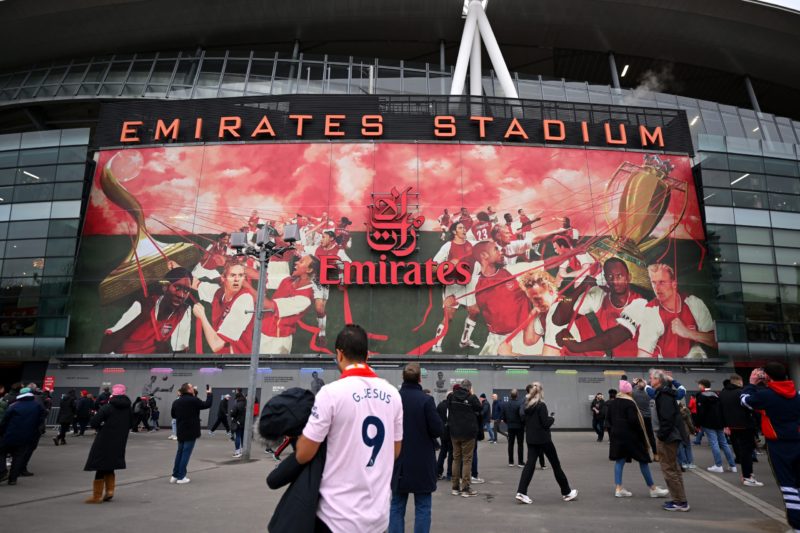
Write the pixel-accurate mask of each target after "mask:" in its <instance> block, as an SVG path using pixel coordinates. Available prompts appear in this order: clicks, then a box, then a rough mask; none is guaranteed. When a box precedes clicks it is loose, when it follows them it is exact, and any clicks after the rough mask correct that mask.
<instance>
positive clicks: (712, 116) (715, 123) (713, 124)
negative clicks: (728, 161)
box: [700, 109, 727, 168]
mask: <svg viewBox="0 0 800 533" xmlns="http://www.w3.org/2000/svg"><path fill="white" fill-rule="evenodd" d="M700 113H701V114H702V118H703V123H704V124H705V125H706V132H708V133H709V134H710V135H725V127H724V126H723V125H722V117H721V116H720V114H719V112H718V111H714V110H713V109H701V110H700ZM723 168H727V167H723Z"/></svg>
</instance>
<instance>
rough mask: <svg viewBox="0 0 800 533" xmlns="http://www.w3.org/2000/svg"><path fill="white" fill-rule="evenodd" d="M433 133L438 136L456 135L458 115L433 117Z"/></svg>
mask: <svg viewBox="0 0 800 533" xmlns="http://www.w3.org/2000/svg"><path fill="white" fill-rule="evenodd" d="M433 126H434V128H433V135H434V136H436V137H455V136H456V117H453V116H450V115H442V116H437V117H436V118H434V119H433Z"/></svg>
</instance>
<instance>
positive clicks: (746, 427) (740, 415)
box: [719, 374, 764, 487]
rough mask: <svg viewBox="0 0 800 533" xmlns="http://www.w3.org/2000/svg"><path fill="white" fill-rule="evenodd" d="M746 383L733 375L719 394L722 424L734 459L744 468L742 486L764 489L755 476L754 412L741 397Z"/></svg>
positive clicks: (740, 377) (738, 376)
mask: <svg viewBox="0 0 800 533" xmlns="http://www.w3.org/2000/svg"><path fill="white" fill-rule="evenodd" d="M743 385H744V382H743V380H742V376H740V375H738V374H733V375H731V376H730V378H729V379H727V380H726V382H725V383H724V384H723V389H722V391H720V393H719V405H720V409H721V411H722V423H723V426H724V427H725V428H726V431H727V432H729V433H730V437H731V444H732V445H733V451H734V458H735V459H736V462H737V463H739V464H740V465H741V466H742V478H741V479H742V485H744V486H745V487H763V486H764V484H763V483H761V482H760V481H758V480H756V478H755V477H754V476H753V453H754V452H755V449H756V421H755V419H754V418H753V412H752V410H750V409H749V408H747V407H745V406H743V405H742V402H741V396H742V390H743Z"/></svg>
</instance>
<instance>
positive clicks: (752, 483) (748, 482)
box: [742, 477, 764, 487]
mask: <svg viewBox="0 0 800 533" xmlns="http://www.w3.org/2000/svg"><path fill="white" fill-rule="evenodd" d="M742 485H744V486H745V487H763V486H764V484H763V483H761V482H760V481H757V480H756V478H754V477H748V478H744V479H743V480H742Z"/></svg>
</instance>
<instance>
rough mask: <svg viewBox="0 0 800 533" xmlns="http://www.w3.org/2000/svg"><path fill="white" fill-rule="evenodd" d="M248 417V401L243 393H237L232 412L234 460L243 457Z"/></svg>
mask: <svg viewBox="0 0 800 533" xmlns="http://www.w3.org/2000/svg"><path fill="white" fill-rule="evenodd" d="M246 416H247V399H246V398H245V397H244V393H242V392H241V391H237V392H236V397H235V398H234V399H233V406H231V410H230V420H231V433H233V448H234V452H233V458H234V459H238V458H240V457H241V456H242V443H244V421H245V417H246Z"/></svg>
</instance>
